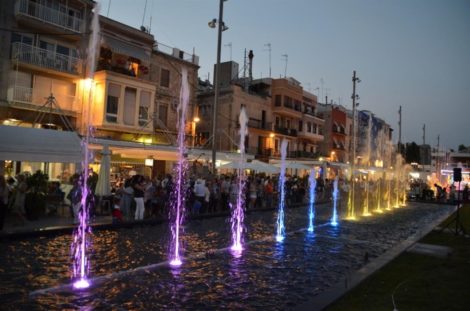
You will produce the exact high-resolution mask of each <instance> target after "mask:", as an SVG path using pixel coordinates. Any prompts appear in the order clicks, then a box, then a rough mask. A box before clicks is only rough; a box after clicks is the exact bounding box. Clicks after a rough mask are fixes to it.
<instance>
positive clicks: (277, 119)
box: [276, 117, 281, 127]
mask: <svg viewBox="0 0 470 311" xmlns="http://www.w3.org/2000/svg"><path fill="white" fill-rule="evenodd" d="M280 126H281V119H279V117H276V127H280Z"/></svg>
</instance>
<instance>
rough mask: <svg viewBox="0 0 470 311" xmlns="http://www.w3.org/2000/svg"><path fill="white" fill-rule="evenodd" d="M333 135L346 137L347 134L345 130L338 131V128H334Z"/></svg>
mask: <svg viewBox="0 0 470 311" xmlns="http://www.w3.org/2000/svg"><path fill="white" fill-rule="evenodd" d="M333 133H337V134H343V135H346V132H345V131H344V128H339V129H338V128H336V127H333Z"/></svg>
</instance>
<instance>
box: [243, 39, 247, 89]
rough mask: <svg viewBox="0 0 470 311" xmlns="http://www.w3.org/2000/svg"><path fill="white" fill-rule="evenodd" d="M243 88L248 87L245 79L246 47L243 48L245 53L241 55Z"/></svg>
mask: <svg viewBox="0 0 470 311" xmlns="http://www.w3.org/2000/svg"><path fill="white" fill-rule="evenodd" d="M243 88H244V89H245V91H246V90H247V89H248V83H247V81H246V48H245V54H244V56H243Z"/></svg>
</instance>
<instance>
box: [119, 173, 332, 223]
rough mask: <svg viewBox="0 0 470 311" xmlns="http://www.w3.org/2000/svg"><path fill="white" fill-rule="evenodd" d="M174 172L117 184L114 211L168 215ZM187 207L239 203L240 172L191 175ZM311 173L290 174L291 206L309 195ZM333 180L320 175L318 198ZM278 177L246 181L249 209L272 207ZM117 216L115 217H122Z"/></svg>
mask: <svg viewBox="0 0 470 311" xmlns="http://www.w3.org/2000/svg"><path fill="white" fill-rule="evenodd" d="M174 186H175V184H174V181H173V178H172V176H171V175H170V174H167V175H165V176H162V175H160V176H157V177H155V178H153V179H151V178H150V177H148V176H142V175H135V176H132V177H130V178H127V179H125V180H122V181H121V182H120V183H118V184H116V187H115V188H114V189H113V192H114V194H115V199H114V203H113V204H114V205H113V212H115V211H116V210H119V213H116V214H117V215H120V217H119V218H122V219H123V220H124V221H126V220H142V219H145V218H158V217H167V214H168V212H169V208H170V205H171V204H172V202H174V200H172V193H173V190H174ZM184 187H185V189H184V192H185V209H186V211H187V213H188V214H191V215H200V214H213V213H221V212H227V211H229V210H230V207H231V206H234V205H235V204H237V200H238V196H239V187H240V185H239V180H238V178H237V176H236V175H232V174H222V175H219V176H216V177H206V178H204V177H203V176H191V177H189V179H188V182H187V183H185V186H184ZM307 189H308V177H303V178H300V177H297V176H286V180H285V192H286V196H285V197H286V204H287V206H289V205H293V204H301V203H303V202H305V198H306V196H308V190H307ZM331 189H332V183H331V182H328V181H327V182H323V180H322V179H321V178H318V179H317V189H316V192H317V198H318V199H323V198H329V196H330V194H327V193H329V192H331ZM277 193H278V179H277V177H270V176H265V175H250V176H247V177H246V178H245V179H244V181H243V192H242V193H241V198H242V199H243V200H244V202H245V207H246V208H247V209H260V208H272V207H274V206H275V204H277V199H278V196H277ZM119 218H118V217H116V219H115V221H120V219H119Z"/></svg>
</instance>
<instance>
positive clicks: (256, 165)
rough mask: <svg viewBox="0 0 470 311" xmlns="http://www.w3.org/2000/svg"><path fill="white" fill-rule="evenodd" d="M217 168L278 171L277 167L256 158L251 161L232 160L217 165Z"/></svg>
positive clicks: (265, 171)
mask: <svg viewBox="0 0 470 311" xmlns="http://www.w3.org/2000/svg"><path fill="white" fill-rule="evenodd" d="M219 169H246V170H253V171H256V172H263V173H270V174H274V173H279V168H277V167H275V166H273V165H270V164H267V163H264V162H261V161H257V160H253V161H251V162H240V161H233V162H229V163H227V164H224V165H221V166H219Z"/></svg>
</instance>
